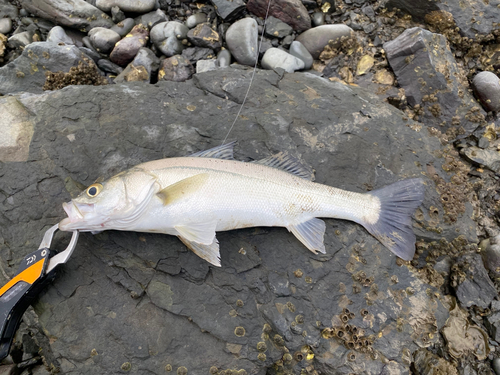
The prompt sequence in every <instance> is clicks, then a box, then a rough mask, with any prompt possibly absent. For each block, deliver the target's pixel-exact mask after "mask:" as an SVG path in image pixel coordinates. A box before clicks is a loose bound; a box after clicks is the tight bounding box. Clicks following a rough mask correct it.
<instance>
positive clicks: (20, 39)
mask: <svg viewBox="0 0 500 375" xmlns="http://www.w3.org/2000/svg"><path fill="white" fill-rule="evenodd" d="M32 38H33V32H31V31H23V32H22V33H19V34H14V35H12V36H11V37H10V38H9V39H8V41H9V45H10V46H11V47H12V48H21V47H22V48H24V47H26V46H27V45H28V44H30V43H32V42H33V40H32Z"/></svg>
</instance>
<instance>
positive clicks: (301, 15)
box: [247, 0, 311, 31]
mask: <svg viewBox="0 0 500 375" xmlns="http://www.w3.org/2000/svg"><path fill="white" fill-rule="evenodd" d="M268 3H269V0H249V1H248V2H247V8H248V10H249V11H250V12H252V13H253V14H255V15H257V16H259V17H265V15H266V12H267V8H268ZM269 15H270V16H273V17H276V18H277V19H279V20H281V21H283V22H285V23H286V24H288V25H290V26H292V27H293V29H294V30H295V31H304V30H307V29H309V28H310V27H311V17H309V13H308V12H307V9H306V7H305V6H304V5H303V4H302V2H301V1H300V0H275V1H272V2H271V5H270V6H269Z"/></svg>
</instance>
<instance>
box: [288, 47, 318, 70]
mask: <svg viewBox="0 0 500 375" xmlns="http://www.w3.org/2000/svg"><path fill="white" fill-rule="evenodd" d="M289 52H290V55H292V56H295V57H297V58H299V59H301V60H302V61H304V69H306V70H308V69H311V67H312V64H313V61H314V59H313V57H312V56H311V54H310V53H309V51H308V50H307V49H306V47H304V45H303V44H302V43H300V42H298V41H294V42H292V44H291V45H290V51H289Z"/></svg>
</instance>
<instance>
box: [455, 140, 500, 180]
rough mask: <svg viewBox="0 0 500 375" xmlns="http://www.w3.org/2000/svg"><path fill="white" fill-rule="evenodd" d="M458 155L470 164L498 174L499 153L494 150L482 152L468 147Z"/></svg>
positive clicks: (499, 170) (499, 166) (479, 149)
mask: <svg viewBox="0 0 500 375" xmlns="http://www.w3.org/2000/svg"><path fill="white" fill-rule="evenodd" d="M460 153H461V154H462V155H463V156H464V157H465V158H466V159H467V160H470V161H471V162H472V163H474V164H478V165H479V166H480V167H486V168H488V169H490V170H492V171H493V172H495V173H497V174H500V153H499V152H498V150H497V149H496V148H489V149H486V150H483V149H481V148H479V147H476V146H470V147H466V148H464V149H462V150H461V151H460Z"/></svg>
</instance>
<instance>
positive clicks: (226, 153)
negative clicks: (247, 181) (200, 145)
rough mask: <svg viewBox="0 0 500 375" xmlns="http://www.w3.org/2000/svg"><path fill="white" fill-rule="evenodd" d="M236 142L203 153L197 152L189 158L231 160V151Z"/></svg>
mask: <svg viewBox="0 0 500 375" xmlns="http://www.w3.org/2000/svg"><path fill="white" fill-rule="evenodd" d="M235 144H236V141H233V142H230V143H226V144H225V145H221V146H217V147H214V148H210V149H208V150H205V151H198V152H195V153H194V154H192V155H189V156H190V157H198V158H214V159H226V160H233V159H234V157H233V149H234V145H235Z"/></svg>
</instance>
